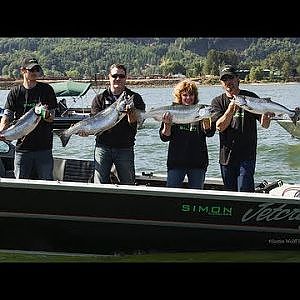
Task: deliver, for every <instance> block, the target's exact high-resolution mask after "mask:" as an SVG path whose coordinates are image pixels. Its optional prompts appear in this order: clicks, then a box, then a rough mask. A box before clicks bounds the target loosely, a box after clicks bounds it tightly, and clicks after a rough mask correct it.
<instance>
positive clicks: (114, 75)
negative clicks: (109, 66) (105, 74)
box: [111, 74, 125, 79]
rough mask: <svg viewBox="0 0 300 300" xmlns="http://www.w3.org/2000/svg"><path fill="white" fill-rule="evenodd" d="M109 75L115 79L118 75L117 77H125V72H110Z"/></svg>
mask: <svg viewBox="0 0 300 300" xmlns="http://www.w3.org/2000/svg"><path fill="white" fill-rule="evenodd" d="M111 77H112V78H115V79H116V78H118V77H119V78H125V74H111Z"/></svg>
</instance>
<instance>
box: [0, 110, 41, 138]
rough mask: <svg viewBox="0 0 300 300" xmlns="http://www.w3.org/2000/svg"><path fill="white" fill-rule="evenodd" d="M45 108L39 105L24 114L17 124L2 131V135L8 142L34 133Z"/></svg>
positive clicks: (0, 133)
mask: <svg viewBox="0 0 300 300" xmlns="http://www.w3.org/2000/svg"><path fill="white" fill-rule="evenodd" d="M45 109H46V108H45V106H43V105H41V104H38V105H36V106H35V107H33V108H31V109H30V110H29V111H28V112H27V113H26V114H24V115H23V116H22V117H21V118H20V119H18V120H17V122H16V123H15V124H13V125H11V126H10V127H8V128H6V129H4V130H2V131H1V132H0V135H2V136H4V137H5V139H6V140H7V141H13V140H18V139H20V138H22V137H24V136H26V135H27V134H29V133H30V132H31V131H33V130H34V129H35V128H36V126H37V125H38V123H39V122H40V120H41V114H42V111H44V110H45Z"/></svg>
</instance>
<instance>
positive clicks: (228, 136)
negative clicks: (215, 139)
mask: <svg viewBox="0 0 300 300" xmlns="http://www.w3.org/2000/svg"><path fill="white" fill-rule="evenodd" d="M220 81H221V84H222V87H223V88H224V90H225V93H223V94H221V95H220V96H217V97H215V98H214V99H213V100H212V102H211V105H212V107H213V108H214V110H215V112H216V113H217V115H216V117H217V118H218V120H217V122H216V129H217V130H218V131H219V139H220V153H219V163H220V168H221V174H222V179H223V182H224V185H225V189H226V190H229V191H240V192H254V189H255V186H254V173H255V164H256V148H257V127H256V121H260V124H261V126H262V127H264V128H268V127H269V126H270V118H271V117H272V116H274V114H273V113H271V112H270V113H265V114H263V115H258V114H253V113H250V112H248V111H246V110H244V109H242V108H240V107H238V106H237V105H236V104H235V103H234V102H233V101H231V99H233V97H234V95H245V96H250V97H257V98H258V96H257V95H256V94H254V93H252V92H250V91H247V90H240V89H239V77H238V74H237V71H236V69H235V68H234V67H233V66H231V65H226V66H224V67H223V68H222V69H221V71H220Z"/></svg>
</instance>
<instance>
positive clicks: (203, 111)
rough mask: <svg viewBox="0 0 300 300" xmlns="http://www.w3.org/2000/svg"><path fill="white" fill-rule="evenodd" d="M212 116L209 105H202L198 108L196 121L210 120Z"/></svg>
mask: <svg viewBox="0 0 300 300" xmlns="http://www.w3.org/2000/svg"><path fill="white" fill-rule="evenodd" d="M213 115H214V109H213V107H212V106H210V105H202V106H200V107H199V110H198V114H197V116H196V119H197V121H200V120H202V119H207V118H211V117H212V116H213Z"/></svg>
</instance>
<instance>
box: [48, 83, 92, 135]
mask: <svg viewBox="0 0 300 300" xmlns="http://www.w3.org/2000/svg"><path fill="white" fill-rule="evenodd" d="M50 85H51V86H52V87H53V89H54V92H55V95H56V97H57V100H58V106H57V109H56V111H55V118H54V121H53V129H65V128H69V127H70V126H71V125H72V124H75V123H77V122H79V121H81V120H82V119H84V118H86V117H88V116H89V115H90V113H91V108H90V107H76V108H75V107H72V105H68V102H69V103H70V101H72V104H73V103H75V102H77V101H78V100H79V99H81V98H82V97H83V96H85V95H86V93H87V92H88V91H89V89H90V87H91V85H92V84H91V83H90V82H89V83H87V82H78V81H73V80H66V81H63V82H53V83H50ZM67 99H69V100H67Z"/></svg>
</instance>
